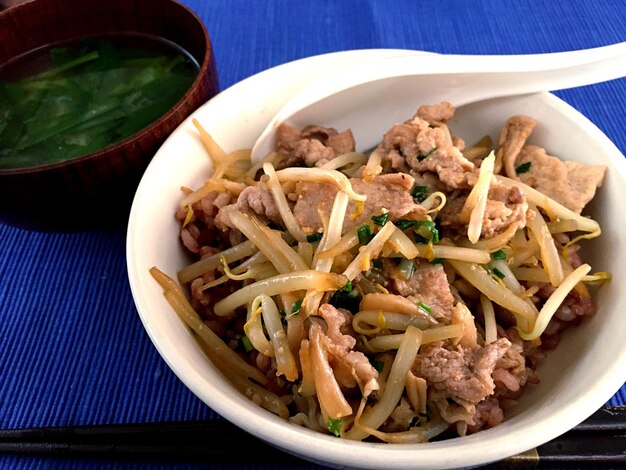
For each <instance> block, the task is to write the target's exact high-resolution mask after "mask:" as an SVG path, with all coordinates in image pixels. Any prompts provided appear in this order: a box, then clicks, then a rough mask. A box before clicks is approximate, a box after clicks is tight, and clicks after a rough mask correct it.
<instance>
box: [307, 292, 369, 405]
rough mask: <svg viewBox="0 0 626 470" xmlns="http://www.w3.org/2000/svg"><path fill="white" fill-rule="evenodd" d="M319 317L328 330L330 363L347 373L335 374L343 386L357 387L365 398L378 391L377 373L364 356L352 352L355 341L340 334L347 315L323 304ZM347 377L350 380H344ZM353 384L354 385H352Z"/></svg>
mask: <svg viewBox="0 0 626 470" xmlns="http://www.w3.org/2000/svg"><path fill="white" fill-rule="evenodd" d="M319 313H320V315H321V316H322V317H323V318H324V320H325V321H326V324H327V325H328V328H327V330H326V333H325V335H326V336H327V338H328V343H327V344H328V353H329V354H330V356H331V358H330V363H331V365H332V366H333V367H335V368H336V374H337V372H338V371H343V372H347V374H346V373H344V374H341V373H339V374H337V378H338V380H339V379H340V377H343V380H340V382H341V384H342V385H343V386H354V385H357V384H358V386H359V388H360V389H361V390H362V391H363V393H364V394H365V395H366V396H367V395H369V394H370V393H372V392H373V391H374V390H378V389H379V388H380V387H379V384H378V371H377V370H376V369H375V368H374V367H373V366H372V364H371V363H370V361H369V359H368V358H367V356H365V354H363V353H362V352H360V351H354V350H353V348H354V346H355V344H356V339H355V338H354V337H353V336H350V335H346V334H343V333H342V332H341V327H342V325H343V324H344V323H345V322H346V319H347V315H346V314H345V313H343V312H341V311H339V310H337V309H336V308H335V307H333V306H332V305H330V304H323V305H321V306H320V308H319ZM346 375H349V376H350V378H351V379H352V380H346ZM353 384H354V385H353Z"/></svg>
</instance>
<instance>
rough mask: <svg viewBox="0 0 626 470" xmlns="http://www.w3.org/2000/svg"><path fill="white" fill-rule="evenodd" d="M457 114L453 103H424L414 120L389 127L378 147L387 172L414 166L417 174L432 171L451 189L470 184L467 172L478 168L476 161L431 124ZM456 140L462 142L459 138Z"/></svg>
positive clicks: (406, 169)
mask: <svg viewBox="0 0 626 470" xmlns="http://www.w3.org/2000/svg"><path fill="white" fill-rule="evenodd" d="M453 114H454V108H453V107H452V106H451V105H450V104H449V103H440V104H437V105H432V106H422V107H420V108H419V110H418V112H417V114H416V115H415V116H414V117H413V119H411V120H408V121H406V122H404V123H402V124H397V125H395V126H393V127H392V128H391V129H389V131H387V132H386V133H385V135H384V137H383V139H382V142H381V143H380V145H379V146H378V148H377V151H378V153H380V155H381V156H382V163H383V169H384V171H385V172H390V171H403V172H406V171H409V169H410V171H411V173H412V174H414V175H415V176H416V177H417V176H418V175H420V174H422V173H424V172H430V173H434V174H436V175H438V177H439V179H440V180H441V181H442V182H443V183H445V185H446V186H448V187H450V188H453V189H456V188H465V187H467V186H468V183H467V175H466V173H467V172H472V171H474V170H475V168H474V164H473V163H471V162H470V161H469V160H467V159H466V158H465V157H464V156H463V154H462V153H461V150H460V148H459V147H457V146H455V141H454V139H451V138H450V135H449V134H448V133H447V132H445V131H444V130H443V129H442V128H440V127H433V126H431V125H430V124H433V123H442V122H446V121H447V120H448V119H450V118H451V117H452V115H453ZM456 143H457V144H459V145H462V144H460V143H459V142H458V140H457V141H456Z"/></svg>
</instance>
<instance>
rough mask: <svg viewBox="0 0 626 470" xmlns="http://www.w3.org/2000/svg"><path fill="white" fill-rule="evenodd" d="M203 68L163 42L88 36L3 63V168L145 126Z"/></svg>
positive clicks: (90, 147) (73, 151)
mask: <svg viewBox="0 0 626 470" xmlns="http://www.w3.org/2000/svg"><path fill="white" fill-rule="evenodd" d="M197 73H198V66H197V64H196V63H195V61H193V60H192V59H190V58H189V56H188V55H187V54H186V53H184V52H183V51H181V50H179V49H177V48H176V47H174V46H172V45H170V44H169V43H166V42H165V41H162V40H157V39H152V38H147V37H143V36H141V37H139V36H136V37H135V36H132V35H120V36H112V37H110V38H90V39H83V40H81V41H77V42H74V43H71V44H68V45H67V47H55V48H48V49H46V50H43V51H35V52H33V53H29V54H27V55H26V56H24V57H22V58H21V59H19V60H17V61H15V62H13V63H9V64H7V65H6V66H4V67H3V68H1V69H0V168H20V167H30V166H35V165H42V164H48V163H56V162H60V161H64V160H69V159H71V158H74V157H78V156H80V155H85V154H88V153H91V152H94V151H97V150H100V149H102V148H104V147H107V146H109V145H111V144H115V143H117V142H119V141H121V140H123V139H124V138H126V137H128V136H130V135H132V134H134V133H135V132H137V131H139V130H141V129H143V128H144V127H146V126H147V125H148V124H150V123H151V122H153V121H154V120H155V119H157V118H158V117H160V116H161V115H162V114H164V113H165V112H166V111H167V110H168V109H169V108H170V107H171V106H172V105H174V103H176V102H177V101H178V100H179V99H180V98H181V97H182V96H183V94H184V93H185V91H186V90H187V89H188V88H189V85H190V84H191V83H192V82H193V80H194V79H195V77H196V76H197Z"/></svg>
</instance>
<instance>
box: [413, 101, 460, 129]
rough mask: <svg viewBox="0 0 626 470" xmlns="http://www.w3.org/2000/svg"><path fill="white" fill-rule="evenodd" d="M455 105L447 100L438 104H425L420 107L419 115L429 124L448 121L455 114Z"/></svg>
mask: <svg viewBox="0 0 626 470" xmlns="http://www.w3.org/2000/svg"><path fill="white" fill-rule="evenodd" d="M454 111H455V109H454V106H453V105H452V104H450V103H448V102H447V101H442V102H441V103H438V104H430V105H428V104H425V105H422V106H420V107H419V109H418V110H417V115H418V116H419V117H420V118H421V119H423V120H424V121H426V122H428V123H429V124H438V123H447V122H448V121H449V120H450V119H452V117H453V116H454Z"/></svg>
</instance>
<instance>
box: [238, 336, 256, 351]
mask: <svg viewBox="0 0 626 470" xmlns="http://www.w3.org/2000/svg"><path fill="white" fill-rule="evenodd" d="M241 345H242V346H243V349H244V350H245V351H246V352H250V351H252V350H253V349H254V346H252V343H251V342H250V339H248V337H247V336H242V337H241Z"/></svg>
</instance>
